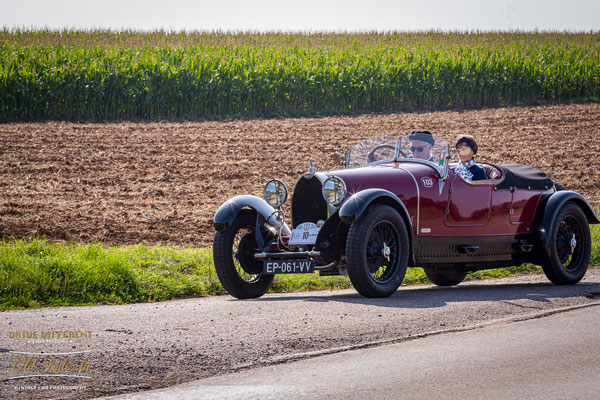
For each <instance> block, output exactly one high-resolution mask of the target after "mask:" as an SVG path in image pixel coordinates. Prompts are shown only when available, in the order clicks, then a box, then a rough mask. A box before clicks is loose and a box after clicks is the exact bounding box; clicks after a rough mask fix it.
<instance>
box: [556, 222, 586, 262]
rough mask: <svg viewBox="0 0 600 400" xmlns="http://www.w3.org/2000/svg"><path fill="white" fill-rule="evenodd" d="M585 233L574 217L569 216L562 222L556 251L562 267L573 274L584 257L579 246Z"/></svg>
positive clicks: (557, 236) (557, 237)
mask: <svg viewBox="0 0 600 400" xmlns="http://www.w3.org/2000/svg"><path fill="white" fill-rule="evenodd" d="M582 239H583V231H582V229H581V226H580V225H579V222H578V221H577V219H576V218H575V217H573V216H567V217H566V218H565V219H563V220H562V221H561V222H560V226H559V227H558V232H557V235H556V251H557V253H558V259H559V260H560V263H561V266H562V267H563V268H564V269H565V270H567V271H569V272H572V271H573V270H575V269H576V268H577V266H578V264H579V262H580V261H581V258H582V256H583V251H582V249H583V247H582V246H578V245H577V244H578V243H580V244H581V243H582Z"/></svg>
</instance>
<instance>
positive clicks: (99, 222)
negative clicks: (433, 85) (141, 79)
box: [0, 103, 600, 246]
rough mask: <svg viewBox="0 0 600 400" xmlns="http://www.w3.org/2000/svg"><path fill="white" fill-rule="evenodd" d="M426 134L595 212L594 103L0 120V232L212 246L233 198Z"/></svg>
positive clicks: (598, 151)
mask: <svg viewBox="0 0 600 400" xmlns="http://www.w3.org/2000/svg"><path fill="white" fill-rule="evenodd" d="M413 129H429V130H430V131H432V132H433V134H434V135H436V136H441V137H443V138H445V139H447V140H450V141H452V140H453V139H455V138H456V136H457V135H459V134H461V133H469V134H472V135H474V136H475V137H476V138H477V140H478V142H479V148H480V151H479V154H478V158H477V159H478V160H479V161H489V162H493V163H523V164H530V165H535V166H538V167H540V168H542V169H543V170H544V171H546V172H547V173H548V174H549V175H550V176H551V178H552V179H554V180H556V181H558V182H561V183H562V184H564V185H565V186H567V187H568V188H570V189H572V190H575V191H577V192H579V193H581V194H582V195H584V196H585V197H586V198H587V199H588V200H589V201H590V202H591V203H592V206H593V207H595V208H596V209H597V208H599V207H600V158H599V156H600V104H599V103H591V104H573V105H551V106H540V107H511V108H499V109H486V110H474V111H446V112H424V113H398V114H389V115H362V116H355V117H327V118H300V119H268V120H250V121H241V120H234V121H224V122H183V123H173V122H165V123H132V122H124V123H111V124H92V123H90V124H87V123H85V124H76V123H66V122H48V123H27V124H2V125H0V236H3V237H33V236H41V235H45V236H46V237H47V238H49V239H51V240H75V241H86V242H87V241H96V240H101V241H103V242H105V243H109V244H133V243H139V242H150V243H152V242H162V243H172V244H191V245H195V246H209V245H210V244H211V241H212V235H213V230H212V216H213V214H214V212H215V210H216V209H217V208H218V206H219V205H220V204H221V203H222V202H223V201H225V200H227V199H228V198H229V197H231V196H233V195H236V194H255V195H259V196H260V195H262V189H263V186H264V184H265V183H266V182H267V181H268V180H269V179H270V178H271V177H278V178H280V179H283V181H284V182H285V183H286V184H287V185H288V186H289V187H290V188H293V186H294V183H295V181H296V179H297V177H298V176H299V175H300V174H301V173H302V172H304V171H305V170H306V169H307V160H308V158H309V157H313V158H315V159H316V160H317V168H318V169H331V168H334V167H335V164H334V160H333V157H332V155H333V153H334V152H336V151H337V152H340V153H342V152H343V151H344V150H345V149H347V148H349V147H351V146H353V145H355V144H357V143H358V142H360V141H362V140H364V139H366V138H369V137H373V136H379V135H391V136H401V135H405V134H407V133H408V132H410V131H411V130H413Z"/></svg>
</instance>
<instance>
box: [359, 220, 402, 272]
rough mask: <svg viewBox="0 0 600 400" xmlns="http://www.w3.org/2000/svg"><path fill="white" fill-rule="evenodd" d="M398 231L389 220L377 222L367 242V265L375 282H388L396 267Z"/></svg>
mask: <svg viewBox="0 0 600 400" xmlns="http://www.w3.org/2000/svg"><path fill="white" fill-rule="evenodd" d="M398 243H399V238H398V231H397V230H396V228H395V227H394V225H393V224H392V223H391V222H389V221H381V222H378V223H377V224H376V225H375V226H374V227H373V230H372V232H371V235H369V240H368V242H367V266H368V269H369V272H370V273H371V278H373V280H374V281H375V282H377V283H385V282H388V281H389V280H390V279H391V278H392V277H393V275H394V273H395V272H396V270H397V269H398V261H399V257H398V248H399V246H398Z"/></svg>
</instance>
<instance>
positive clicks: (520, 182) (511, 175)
mask: <svg viewBox="0 0 600 400" xmlns="http://www.w3.org/2000/svg"><path fill="white" fill-rule="evenodd" d="M499 167H500V168H501V169H502V171H503V172H504V180H503V181H502V182H500V183H499V184H497V185H496V190H500V189H510V188H512V187H514V188H517V189H527V190H547V189H550V188H551V187H552V186H553V182H552V179H550V177H548V175H546V173H545V172H544V171H542V170H541V169H539V168H536V167H531V166H529V165H523V164H502V165H499Z"/></svg>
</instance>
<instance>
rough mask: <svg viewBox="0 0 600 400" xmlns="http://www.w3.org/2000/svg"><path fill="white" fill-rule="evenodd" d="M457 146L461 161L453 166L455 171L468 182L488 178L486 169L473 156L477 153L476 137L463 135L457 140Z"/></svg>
mask: <svg viewBox="0 0 600 400" xmlns="http://www.w3.org/2000/svg"><path fill="white" fill-rule="evenodd" d="M455 147H456V151H457V152H458V158H460V163H459V164H458V165H457V166H455V167H452V169H453V170H454V172H456V174H457V175H460V176H461V177H462V178H463V179H464V180H465V181H468V182H471V181H478V180H482V179H487V177H486V176H485V169H483V168H482V167H480V166H479V165H477V164H475V159H474V158H473V157H474V156H475V154H477V142H476V141H475V138H474V137H473V136H471V135H462V136H460V137H459V138H458V140H456V146H455Z"/></svg>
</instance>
